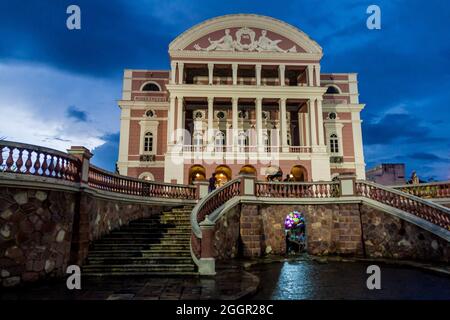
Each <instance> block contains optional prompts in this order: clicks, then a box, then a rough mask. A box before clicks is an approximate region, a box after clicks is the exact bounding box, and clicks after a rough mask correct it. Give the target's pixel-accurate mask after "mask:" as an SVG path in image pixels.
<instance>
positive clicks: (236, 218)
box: [214, 203, 450, 262]
mask: <svg viewBox="0 0 450 320" xmlns="http://www.w3.org/2000/svg"><path fill="white" fill-rule="evenodd" d="M293 210H298V211H302V212H304V214H305V220H306V237H307V240H306V241H307V251H308V253H310V254H313V255H341V256H352V257H366V258H390V259H404V260H422V261H434V262H449V261H450V245H449V243H448V242H447V241H446V240H444V239H442V238H440V237H438V236H436V235H434V234H432V233H430V232H428V231H426V230H424V229H422V228H420V227H418V226H416V225H415V224H412V223H410V222H407V221H405V220H402V219H400V218H398V217H395V216H393V215H391V214H388V213H385V212H383V211H381V210H378V209H375V208H373V207H371V206H369V205H367V204H362V203H339V204H330V203H328V204H301V205H294V204H289V205H277V204H245V203H243V204H241V205H240V206H236V207H235V208H233V209H232V210H230V211H229V212H228V213H226V214H225V215H224V216H222V218H221V219H220V220H219V221H218V223H217V224H216V229H215V230H216V231H215V242H214V246H215V248H216V256H215V257H216V258H217V259H219V260H221V259H227V258H232V257H236V256H244V257H260V256H263V255H266V254H276V255H284V254H285V252H286V241H285V231H284V219H285V217H286V215H287V214H288V213H289V212H290V211H293ZM231 223H234V225H232V224H231ZM237 230H238V231H237ZM238 249H239V252H238V253H236V250H238Z"/></svg>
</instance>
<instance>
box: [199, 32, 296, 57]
mask: <svg viewBox="0 0 450 320" xmlns="http://www.w3.org/2000/svg"><path fill="white" fill-rule="evenodd" d="M235 37H236V40H234V39H233V36H232V35H231V34H230V29H225V35H224V36H223V37H222V38H220V39H218V40H211V38H208V41H209V43H210V44H209V46H208V47H206V48H202V47H200V45H199V44H198V43H197V44H195V45H194V48H195V50H198V51H200V50H201V51H214V50H217V51H236V50H237V51H258V52H264V51H266V52H282V53H285V52H297V50H296V46H295V45H294V46H293V47H292V48H290V49H288V50H284V49H282V48H280V47H279V46H278V44H279V43H280V42H281V41H283V40H272V39H270V38H269V37H268V36H267V30H262V31H261V36H260V37H259V39H258V40H256V39H255V37H256V34H255V31H253V30H252V29H250V28H247V27H243V28H241V29H239V30H237V31H236V34H235Z"/></svg>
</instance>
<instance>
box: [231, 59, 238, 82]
mask: <svg viewBox="0 0 450 320" xmlns="http://www.w3.org/2000/svg"><path fill="white" fill-rule="evenodd" d="M231 68H232V69H233V85H237V72H238V64H237V63H233V64H232V65H231Z"/></svg>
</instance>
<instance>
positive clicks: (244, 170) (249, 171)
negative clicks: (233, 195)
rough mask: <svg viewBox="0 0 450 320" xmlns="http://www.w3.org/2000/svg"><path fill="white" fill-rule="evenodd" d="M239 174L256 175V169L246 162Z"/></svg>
mask: <svg viewBox="0 0 450 320" xmlns="http://www.w3.org/2000/svg"><path fill="white" fill-rule="evenodd" d="M239 174H251V175H254V176H256V169H255V167H254V166H252V165H250V164H246V165H245V166H243V167H242V168H241V170H239Z"/></svg>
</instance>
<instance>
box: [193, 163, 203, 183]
mask: <svg viewBox="0 0 450 320" xmlns="http://www.w3.org/2000/svg"><path fill="white" fill-rule="evenodd" d="M202 180H206V169H205V167H204V166H202V165H199V164H194V165H193V166H192V167H191V168H190V169H189V184H192V183H193V182H194V181H202Z"/></svg>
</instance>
